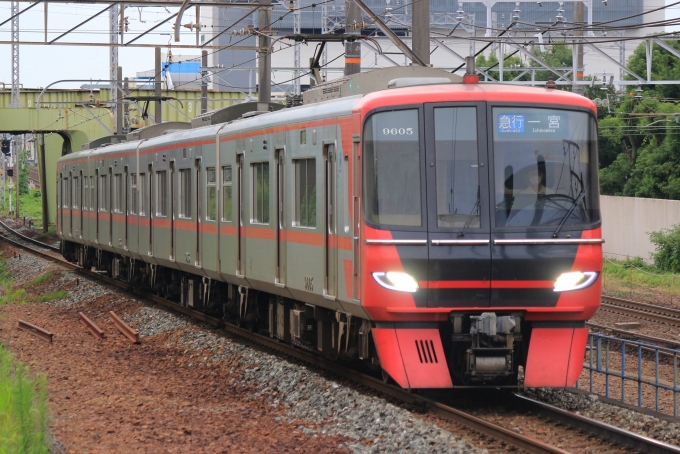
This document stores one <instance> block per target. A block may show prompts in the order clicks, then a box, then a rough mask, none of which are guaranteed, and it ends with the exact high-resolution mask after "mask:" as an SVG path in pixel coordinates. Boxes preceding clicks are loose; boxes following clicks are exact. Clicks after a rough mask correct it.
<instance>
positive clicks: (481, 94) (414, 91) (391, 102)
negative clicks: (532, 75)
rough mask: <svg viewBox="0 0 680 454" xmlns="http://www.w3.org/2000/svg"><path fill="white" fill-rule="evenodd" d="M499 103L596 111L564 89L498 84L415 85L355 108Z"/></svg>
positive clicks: (378, 94) (376, 96) (366, 99)
mask: <svg viewBox="0 0 680 454" xmlns="http://www.w3.org/2000/svg"><path fill="white" fill-rule="evenodd" d="M466 101H467V102H482V101H488V102H499V103H515V104H522V105H526V104H534V103H535V104H545V105H553V106H570V107H581V108H585V109H589V110H592V111H594V112H597V109H596V107H595V104H594V103H593V102H592V101H591V100H590V99H588V98H586V97H584V96H581V95H577V94H574V93H571V92H568V91H564V90H556V89H554V88H546V87H527V86H524V85H512V84H502V83H486V82H480V83H477V84H468V83H449V84H431V85H418V86H411V87H404V88H393V89H388V90H382V91H376V92H373V93H369V94H367V95H365V96H364V97H362V98H361V100H360V101H359V102H358V103H357V105H356V106H355V108H356V109H359V108H360V109H362V110H364V111H367V110H372V109H374V108H378V107H389V106H397V105H408V104H422V103H438V102H466Z"/></svg>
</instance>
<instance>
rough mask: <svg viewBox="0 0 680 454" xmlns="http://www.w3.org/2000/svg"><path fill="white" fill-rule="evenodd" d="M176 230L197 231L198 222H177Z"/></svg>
mask: <svg viewBox="0 0 680 454" xmlns="http://www.w3.org/2000/svg"><path fill="white" fill-rule="evenodd" d="M154 226H155V224H154ZM168 227H170V224H168ZM175 228H176V229H177V230H189V231H196V222H194V221H180V220H175Z"/></svg>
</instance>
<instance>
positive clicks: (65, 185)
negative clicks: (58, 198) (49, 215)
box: [61, 177, 69, 208]
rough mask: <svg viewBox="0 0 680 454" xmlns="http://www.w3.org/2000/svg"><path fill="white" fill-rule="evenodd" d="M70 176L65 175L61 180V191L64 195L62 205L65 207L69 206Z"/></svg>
mask: <svg viewBox="0 0 680 454" xmlns="http://www.w3.org/2000/svg"><path fill="white" fill-rule="evenodd" d="M68 189H69V188H68V177H64V179H63V180H62V182H61V193H62V195H63V199H64V200H62V204H61V206H62V207H64V208H68V207H69V196H68V195H69V190H68Z"/></svg>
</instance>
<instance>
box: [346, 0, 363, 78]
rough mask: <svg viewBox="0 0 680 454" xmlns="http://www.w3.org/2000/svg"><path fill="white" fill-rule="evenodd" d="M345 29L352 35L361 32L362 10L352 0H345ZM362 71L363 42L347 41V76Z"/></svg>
mask: <svg viewBox="0 0 680 454" xmlns="http://www.w3.org/2000/svg"><path fill="white" fill-rule="evenodd" d="M345 9H346V11H347V14H345V31H346V32H347V33H350V34H352V35H360V34H361V10H360V9H359V7H358V6H357V4H356V3H354V2H353V1H352V0H346V1H345ZM360 72H361V43H360V42H359V41H354V42H353V43H349V42H347V43H345V76H349V75H351V74H358V73H360Z"/></svg>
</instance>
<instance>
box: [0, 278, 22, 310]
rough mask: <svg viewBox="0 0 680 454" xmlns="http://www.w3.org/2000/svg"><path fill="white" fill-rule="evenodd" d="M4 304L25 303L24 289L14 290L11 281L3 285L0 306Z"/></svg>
mask: <svg viewBox="0 0 680 454" xmlns="http://www.w3.org/2000/svg"><path fill="white" fill-rule="evenodd" d="M6 304H26V290H24V289H23V288H21V289H18V290H14V289H13V288H12V284H11V283H10V284H7V285H5V295H4V296H2V297H0V306H4V305H6Z"/></svg>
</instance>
